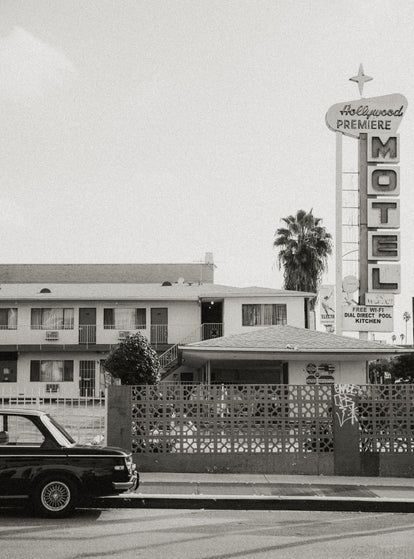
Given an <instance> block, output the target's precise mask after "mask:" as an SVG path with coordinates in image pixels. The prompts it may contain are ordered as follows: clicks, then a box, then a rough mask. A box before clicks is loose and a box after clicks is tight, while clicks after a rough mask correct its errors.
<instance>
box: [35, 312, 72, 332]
mask: <svg viewBox="0 0 414 559" xmlns="http://www.w3.org/2000/svg"><path fill="white" fill-rule="evenodd" d="M74 315H75V313H74V309H32V317H31V328H32V330H73V328H74Z"/></svg>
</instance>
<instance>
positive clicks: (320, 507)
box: [88, 494, 414, 513]
mask: <svg viewBox="0 0 414 559" xmlns="http://www.w3.org/2000/svg"><path fill="white" fill-rule="evenodd" d="M88 508H130V509H137V508H144V509H145V508H147V509H154V508H165V509H210V510H212V509H216V510H217V509H228V510H315V511H350V512H359V511H361V512H399V513H413V512H414V499H398V500H395V499H388V498H380V497H378V498H375V499H372V498H367V497H365V498H364V497H361V498H358V499H355V498H354V497H341V498H337V497H312V496H309V497H305V498H304V497H294V496H292V497H287V496H277V497H275V496H268V495H263V496H257V495H255V496H250V495H249V496H239V495H226V496H225V497H223V496H222V495H203V496H201V495H186V496H183V495H159V494H158V495H154V494H148V495H145V494H140V495H131V496H115V497H102V498H99V499H95V500H94V501H93V503H91V506H90V507H89V506H88Z"/></svg>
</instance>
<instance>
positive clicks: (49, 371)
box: [30, 360, 73, 382]
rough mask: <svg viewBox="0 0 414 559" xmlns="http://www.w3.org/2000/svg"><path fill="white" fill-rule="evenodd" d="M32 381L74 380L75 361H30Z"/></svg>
mask: <svg viewBox="0 0 414 559" xmlns="http://www.w3.org/2000/svg"><path fill="white" fill-rule="evenodd" d="M30 381H31V382H71V381H73V361H52V360H42V361H30Z"/></svg>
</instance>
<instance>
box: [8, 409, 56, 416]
mask: <svg viewBox="0 0 414 559" xmlns="http://www.w3.org/2000/svg"><path fill="white" fill-rule="evenodd" d="M0 415H34V416H41V415H47V414H46V412H44V411H41V410H27V409H18V410H17V409H16V408H0Z"/></svg>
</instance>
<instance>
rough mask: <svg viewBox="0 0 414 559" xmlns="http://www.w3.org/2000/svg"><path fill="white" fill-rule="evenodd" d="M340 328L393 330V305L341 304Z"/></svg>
mask: <svg viewBox="0 0 414 559" xmlns="http://www.w3.org/2000/svg"><path fill="white" fill-rule="evenodd" d="M342 329H343V330H344V331H346V332H393V330H394V309H393V307H376V306H367V305H365V306H361V305H358V306H352V307H351V306H343V307H342Z"/></svg>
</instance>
